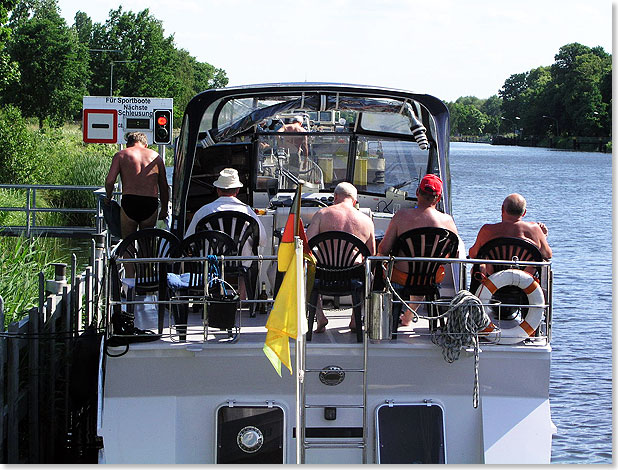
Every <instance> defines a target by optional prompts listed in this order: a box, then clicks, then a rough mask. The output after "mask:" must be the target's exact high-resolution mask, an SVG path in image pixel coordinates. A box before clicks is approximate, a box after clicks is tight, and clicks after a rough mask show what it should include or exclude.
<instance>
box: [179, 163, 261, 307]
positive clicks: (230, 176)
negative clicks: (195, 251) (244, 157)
mask: <svg viewBox="0 0 618 470" xmlns="http://www.w3.org/2000/svg"><path fill="white" fill-rule="evenodd" d="M213 185H214V186H215V188H217V195H218V196H219V197H218V199H215V200H214V201H213V202H211V203H209V204H206V205H204V206H202V207H200V208H199V209H198V210H197V211H196V212H195V214H194V215H193V218H192V219H191V223H190V224H189V227H188V228H187V231H186V232H185V238H187V237H188V236H189V235H193V234H194V233H195V227H196V226H197V223H198V222H199V221H200V220H201V219H203V218H204V217H206V216H207V215H209V214H212V213H213V212H219V211H238V212H242V213H244V214H248V215H250V216H251V217H253V218H254V219H255V220H257V223H258V225H259V227H260V244H259V247H258V250H259V251H258V252H259V253H262V251H263V249H264V247H265V246H266V229H265V228H264V224H263V223H262V221H261V220H260V218H259V217H258V216H257V214H256V213H255V212H254V211H253V209H251V207H249V206H248V205H247V204H244V203H243V202H241V201H240V200H239V199H238V198H237V197H236V196H237V195H238V191H239V189H240V188H242V186H243V184H242V183H241V182H240V179H239V177H238V170H236V169H234V168H225V169H223V170H221V172H220V173H219V177H218V178H217V180H216V181H215V182H214V183H213ZM247 245H248V244H247ZM247 245H245V246H244V247H243V251H242V253H241V255H242V256H251V255H252V254H253V253H252V250H251V248H252V247H251V246H247ZM243 264H244V265H245V266H249V265H251V261H243ZM241 281H242V279H241ZM239 288H240V291H241V292H240V296H241V298H243V299H246V291H245V286H244V283H242V282H241V283H240V285H239Z"/></svg>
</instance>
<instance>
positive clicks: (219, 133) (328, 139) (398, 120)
mask: <svg viewBox="0 0 618 470" xmlns="http://www.w3.org/2000/svg"><path fill="white" fill-rule="evenodd" d="M337 116H338V117H337ZM299 121H300V122H299ZM294 122H296V125H292V124H293V123H294ZM447 122H448V111H447V109H446V107H445V106H444V105H443V104H442V103H441V102H440V101H439V100H437V99H435V98H433V97H430V96H428V95H414V94H411V93H407V92H402V91H397V90H388V89H370V91H369V92H368V91H367V88H364V89H363V92H362V94H361V92H360V87H355V86H351V85H320V84H298V85H288V86H286V87H285V88H283V87H280V86H277V85H272V86H259V87H258V86H255V87H252V86H247V87H238V88H229V89H225V90H208V91H206V92H204V93H202V94H200V95H198V96H196V97H195V98H194V99H193V100H192V101H191V102H190V103H189V105H188V107H187V111H186V113H185V116H184V120H183V124H182V130H181V134H180V138H179V140H178V142H177V148H176V159H175V162H174V177H173V190H172V195H173V207H172V231H173V232H174V233H176V235H177V236H179V237H182V235H183V233H184V230H185V229H186V227H187V226H188V224H189V222H190V220H191V217H192V215H193V213H194V212H195V211H196V210H197V209H199V208H200V207H201V206H202V205H204V204H207V203H209V202H212V201H213V200H214V199H216V198H217V193H216V190H215V188H214V187H213V182H214V181H215V180H216V178H217V177H218V176H219V172H220V171H221V170H222V169H223V168H227V167H233V168H235V169H236V170H238V172H239V176H240V180H241V182H242V183H243V187H242V188H241V190H240V192H239V195H238V198H239V199H240V200H241V201H243V202H244V203H246V204H248V205H250V206H251V207H253V208H254V209H264V210H276V209H277V208H278V207H286V206H288V207H289V205H290V204H291V196H290V193H293V192H294V191H295V189H296V186H297V182H298V181H299V180H302V181H303V197H304V200H303V207H306V208H310V207H313V210H309V211H306V212H307V214H304V217H303V220H304V222H305V223H309V219H310V217H311V215H312V214H313V213H314V212H315V211H316V210H317V209H318V208H319V207H320V206H324V205H328V204H330V203H331V202H332V191H333V189H334V188H335V186H336V185H337V183H339V182H341V181H348V182H350V183H352V184H354V185H355V186H356V188H357V189H358V191H359V196H360V197H359V205H360V208H364V209H367V210H370V211H372V212H378V213H385V214H392V213H393V212H395V210H396V209H398V208H399V207H404V206H410V205H413V204H414V201H415V190H416V185H417V184H418V181H419V180H420V178H421V177H422V176H423V175H424V174H426V173H435V174H438V175H440V176H441V177H442V179H443V180H444V181H448V180H449V175H448V171H449V170H448V128H447V127H448V126H447V124H446V123H447ZM299 134H302V135H299ZM440 209H441V210H443V211H445V212H450V210H451V204H450V187H449V185H448V184H447V185H446V187H445V190H444V198H443V200H442V202H441V206H440ZM305 219H307V220H305ZM277 228H280V227H277Z"/></svg>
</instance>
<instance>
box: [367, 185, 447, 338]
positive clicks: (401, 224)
mask: <svg viewBox="0 0 618 470" xmlns="http://www.w3.org/2000/svg"><path fill="white" fill-rule="evenodd" d="M441 197H442V180H441V179H440V178H439V177H438V176H436V175H433V174H428V175H425V176H423V179H421V182H420V183H419V185H418V187H417V188H416V198H417V207H414V208H406V209H399V210H398V211H397V212H395V215H393V218H392V219H391V221H390V223H389V224H388V227H387V228H386V232H385V233H384V238H383V239H382V242H381V243H380V246H379V247H378V256H388V255H389V254H390V252H391V249H392V248H393V245H394V243H395V241H396V240H397V238H399V236H400V235H401V234H403V233H405V232H407V231H408V230H412V229H415V228H421V227H438V228H445V229H447V230H450V231H451V232H454V233H457V227H456V226H455V221H454V220H453V218H452V217H451V216H450V215H448V214H445V213H443V212H440V211H439V210H438V209H436V205H437V204H438V202H439V201H440V198H441ZM397 271H400V272H401V273H402V276H403V275H407V273H408V263H407V262H405V261H398V262H397V263H395V266H394V269H393V274H395V273H396V272H397ZM422 299H423V296H416V295H413V296H411V300H422ZM412 308H414V309H416V306H413V307H412ZM411 321H412V312H410V310H408V309H406V311H405V313H404V314H403V316H402V318H401V324H402V325H404V326H405V325H409V324H410V322H411Z"/></svg>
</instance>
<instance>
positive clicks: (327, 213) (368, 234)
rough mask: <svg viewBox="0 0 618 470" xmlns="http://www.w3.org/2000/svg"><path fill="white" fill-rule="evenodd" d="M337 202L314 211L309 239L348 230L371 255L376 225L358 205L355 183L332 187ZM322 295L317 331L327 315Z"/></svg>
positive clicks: (325, 320)
mask: <svg viewBox="0 0 618 470" xmlns="http://www.w3.org/2000/svg"><path fill="white" fill-rule="evenodd" d="M333 196H334V201H333V202H334V204H333V205H332V206H330V207H324V208H323V209H320V210H319V211H317V212H316V213H315V215H314V216H313V218H312V219H311V224H310V225H309V227H308V228H307V239H308V240H311V239H312V238H313V237H315V236H316V235H317V234H319V233H322V232H329V231H332V230H334V231H338V232H347V233H350V234H352V235H354V236H356V237H358V238H359V239H360V240H361V241H362V242H363V243H365V245H367V248H369V253H371V254H372V255H373V254H375V251H376V239H375V229H374V226H373V220H371V218H370V217H369V216H367V215H365V214H363V213H362V212H361V211H359V210H358V209H357V208H356V200H357V198H358V193H357V191H356V188H355V187H354V185H352V184H350V183H347V182H342V183H339V184H338V185H337V186H336V187H335V190H334V191H333ZM321 300H322V299H321V297H320V299H319V301H318V305H317V308H316V320H317V323H318V327H317V329H316V330H315V332H314V333H323V332H324V330H325V329H326V325H327V324H328V319H327V318H326V316H325V315H324V312H323V310H322V301H321ZM349 326H350V329H351V330H353V331H354V330H355V329H356V324H355V322H354V315H352V318H351V320H350V325H349Z"/></svg>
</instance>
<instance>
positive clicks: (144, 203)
mask: <svg viewBox="0 0 618 470" xmlns="http://www.w3.org/2000/svg"><path fill="white" fill-rule="evenodd" d="M120 205H121V207H122V208H123V210H124V212H125V213H126V214H127V216H129V218H130V219H133V220H135V221H136V222H141V221H143V220H146V219H148V218H149V217H151V216H152V214H154V213H155V212H156V211H157V210H158V209H159V199H158V198H156V197H153V196H138V195H136V194H123V195H122V200H121V201H120Z"/></svg>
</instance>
